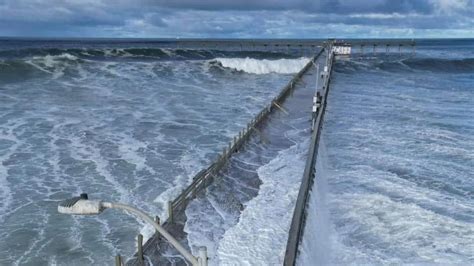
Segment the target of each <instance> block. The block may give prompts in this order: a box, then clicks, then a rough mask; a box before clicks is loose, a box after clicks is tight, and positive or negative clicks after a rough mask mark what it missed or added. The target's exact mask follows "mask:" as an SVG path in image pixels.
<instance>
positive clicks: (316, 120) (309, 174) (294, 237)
mask: <svg viewBox="0 0 474 266" xmlns="http://www.w3.org/2000/svg"><path fill="white" fill-rule="evenodd" d="M326 51H327V53H328V56H327V59H326V65H325V66H324V71H322V72H321V78H322V80H323V86H322V89H321V91H318V88H317V87H316V93H315V96H314V98H313V105H314V106H313V119H312V123H311V124H312V125H311V127H312V135H311V143H310V147H309V152H308V158H307V160H306V166H305V169H304V174H303V179H302V181H301V186H300V190H299V193H298V198H297V200H296V206H295V209H294V212H293V219H292V221H291V227H290V231H289V235H288V242H287V245H286V252H285V259H284V265H285V266H293V265H295V263H296V258H297V255H298V249H299V244H300V242H301V238H302V235H303V232H304V227H305V222H306V214H307V213H306V207H307V204H308V199H309V192H310V190H311V188H312V187H313V183H314V177H315V174H316V168H315V166H316V159H317V156H318V146H319V139H320V136H321V131H322V125H323V120H324V113H325V110H326V103H327V96H328V93H329V83H330V80H331V71H332V66H333V62H334V54H333V52H332V47H331V44H329V45H328V46H326ZM318 79H319V73H318Z"/></svg>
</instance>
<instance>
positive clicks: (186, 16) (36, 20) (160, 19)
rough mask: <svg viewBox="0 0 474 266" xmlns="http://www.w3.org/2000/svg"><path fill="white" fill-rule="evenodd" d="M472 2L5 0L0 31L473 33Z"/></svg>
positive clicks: (13, 33) (320, 34)
mask: <svg viewBox="0 0 474 266" xmlns="http://www.w3.org/2000/svg"><path fill="white" fill-rule="evenodd" d="M473 8H474V7H473V0H397V1H394V0H319V1H314V0H313V1H309V0H294V1H288V0H260V1H255V0H241V1H236V0H234V1H232V0H201V1H193V0H154V1H152V0H135V1H132V0H115V1H113V0H81V1H80V0H70V1H60V0H34V1H33V0H16V1H14V0H0V35H4V36H67V37H71V36H78V37H81V36H84V37H178V36H179V37H224V38H225V37H232V38H234V37H235V38H238V37H258V38H265V37H268V38H286V37H295V38H298V37H305V38H319V37H328V36H334V37H370V36H372V37H474V33H473V28H474V23H473V18H472V17H473V16H472V13H473V10H474V9H473Z"/></svg>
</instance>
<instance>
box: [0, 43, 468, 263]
mask: <svg viewBox="0 0 474 266" xmlns="http://www.w3.org/2000/svg"><path fill="white" fill-rule="evenodd" d="M473 51H474V42H473V41H472V40H444V41H435V40H431V41H420V42H419V45H418V47H417V54H416V55H415V56H414V57H413V56H411V55H409V54H398V53H396V52H395V53H392V54H390V55H386V54H382V53H379V54H377V55H374V54H370V53H366V54H364V55H363V56H361V55H359V54H354V55H353V56H352V57H351V58H348V59H341V60H338V61H337V63H336V66H335V68H334V73H333V81H332V83H331V86H332V87H331V92H330V96H329V97H330V98H329V106H328V113H327V116H326V122H325V126H324V130H323V138H322V143H323V145H322V146H321V149H322V150H321V151H320V156H319V158H320V159H319V160H318V166H317V167H318V169H319V170H318V173H319V174H318V177H317V181H316V185H317V186H316V187H315V189H314V190H313V194H312V197H311V201H312V202H311V208H310V209H311V210H313V211H311V212H310V213H309V216H308V217H309V218H308V222H307V231H306V233H305V236H306V237H305V239H304V243H303V249H304V250H303V252H302V254H303V256H302V257H301V258H300V259H301V261H302V262H303V263H302V264H303V265H314V263H317V264H389V263H394V264H399V263H415V264H417V263H424V264H433V263H438V264H450V263H457V264H469V263H473V260H474V258H473V252H472V250H474V246H473V245H474V202H473V201H474V199H473V198H474V190H473V188H474V180H473V169H474V167H473V166H474V154H473V152H474V139H473V136H474V126H473V125H474V115H473V113H474V91H473V89H474V88H473V87H474V86H473V84H474V52H473ZM308 56H309V55H308V54H291V55H290V54H287V53H285V52H284V51H283V52H261V51H260V52H240V51H233V52H232V51H227V52H224V51H217V50H204V49H202V50H199V49H194V50H186V49H173V48H170V47H168V48H164V47H161V46H160V45H157V44H155V43H147V42H142V43H127V42H112V43H109V42H107V41H94V42H88V41H67V42H58V41H56V42H46V41H34V42H32V41H21V40H14V41H7V40H0V162H1V163H0V224H1V225H2V226H0V265H12V264H13V265H55V264H58V265H84V264H85V265H92V264H94V265H110V264H111V263H113V261H114V258H113V256H114V255H116V254H117V253H120V254H122V255H124V256H130V255H131V254H133V252H134V251H135V245H136V244H135V237H136V235H137V234H138V233H139V232H142V233H145V234H147V233H149V232H148V231H147V230H143V228H144V225H143V224H142V223H141V222H140V221H138V220H136V219H134V218H133V217H131V216H128V215H126V214H123V213H120V212H116V211H106V212H104V213H103V214H101V215H100V216H90V217H76V216H68V215H61V214H58V213H57V210H56V206H57V203H58V201H59V200H62V199H64V198H67V197H71V196H73V195H77V194H79V193H81V192H88V193H89V196H90V197H91V198H95V199H104V200H108V201H121V202H124V203H128V204H131V205H135V206H139V207H140V208H142V209H144V210H145V211H147V212H149V213H150V214H156V215H159V216H161V217H165V216H166V214H165V208H164V205H165V203H166V202H167V201H168V200H170V199H172V198H174V197H175V196H176V195H177V194H178V193H179V192H180V191H181V190H182V189H183V188H184V187H185V186H186V185H187V184H188V183H189V182H190V181H191V180H190V179H191V178H192V177H193V175H194V174H195V173H197V172H198V171H199V170H201V169H202V168H204V167H205V166H207V165H208V164H209V162H210V161H211V160H212V159H214V158H215V156H217V154H218V153H219V152H220V151H221V150H222V148H223V147H225V146H226V145H227V143H228V141H229V140H230V139H231V138H232V137H233V136H234V135H235V134H236V133H238V131H239V130H240V129H241V128H242V127H243V126H244V125H245V124H246V123H247V122H248V121H249V119H250V118H252V117H253V115H254V114H256V113H257V112H258V111H260V109H261V108H262V107H263V106H264V105H265V104H267V102H268V101H269V100H270V99H272V98H273V97H274V96H275V95H276V94H277V93H278V92H279V90H280V89H281V87H282V86H284V85H285V84H286V82H287V81H288V80H289V79H290V78H291V77H292V75H293V73H295V72H297V71H299V70H300V69H301V68H302V67H303V66H304V64H305V63H306V62H307V60H308V58H307V57H308ZM308 101H311V99H310V98H308ZM308 120H309V114H308ZM309 126H310V125H309V122H308V127H309ZM302 143H304V142H302ZM295 149H296V150H295ZM305 152H306V146H305V145H298V146H296V147H294V148H292V149H289V150H288V151H287V153H279V154H278V156H277V157H276V158H273V159H270V160H269V163H268V164H266V165H264V166H261V168H259V169H257V172H258V173H259V177H260V178H261V179H262V180H263V179H265V180H263V181H268V180H269V179H270V178H273V177H274V175H268V174H266V173H273V172H275V171H276V170H280V169H281V167H282V166H284V165H287V164H292V165H302V161H303V160H304V158H303V157H304V156H297V155H298V154H304V153H305ZM300 157H301V158H300ZM295 158H300V159H298V160H297V159H295ZM288 161H291V162H288ZM285 169H286V168H285ZM280 173H286V171H281V172H280ZM260 174H261V176H260ZM283 176H284V175H282V174H280V175H278V178H283ZM262 195H263V194H262ZM262 195H259V196H258V199H260V200H261V202H265V200H264V199H263V198H262ZM315 195H316V196H315ZM286 196H287V195H286ZM269 204H271V203H269ZM249 210H250V209H249ZM276 222H277V223H278V221H276ZM269 226H270V225H269ZM238 229H239V228H238V227H236V228H233V231H230V232H229V233H228V234H224V235H226V236H232V234H237V235H238V234H239V232H238V231H236V230H238ZM191 233H192V232H191ZM224 240H225V241H224V243H229V241H230V242H232V237H227V238H224ZM305 255H306V256H305Z"/></svg>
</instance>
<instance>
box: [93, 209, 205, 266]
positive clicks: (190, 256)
mask: <svg viewBox="0 0 474 266" xmlns="http://www.w3.org/2000/svg"><path fill="white" fill-rule="evenodd" d="M102 206H103V207H104V208H111V209H122V210H126V211H128V212H131V213H133V214H135V215H137V216H138V217H140V218H142V219H143V220H145V222H147V223H149V224H151V225H153V227H154V228H155V229H156V230H157V231H158V232H159V233H160V234H161V235H162V236H163V237H164V238H166V240H168V241H169V242H170V243H171V245H173V246H174V247H175V248H176V249H177V250H178V251H179V253H181V255H183V256H184V258H186V260H187V261H189V262H191V263H192V264H193V265H199V262H198V260H197V259H196V257H194V256H193V254H191V252H189V251H188V250H186V249H185V248H184V247H183V246H182V245H181V244H180V243H179V242H178V240H176V239H175V238H174V237H173V236H172V235H170V233H168V231H166V230H165V229H164V228H163V227H161V225H159V224H157V223H156V222H155V221H154V220H153V219H152V218H151V217H150V216H148V214H146V213H145V212H143V211H140V210H138V209H136V208H134V207H132V206H129V205H126V204H122V203H112V202H102Z"/></svg>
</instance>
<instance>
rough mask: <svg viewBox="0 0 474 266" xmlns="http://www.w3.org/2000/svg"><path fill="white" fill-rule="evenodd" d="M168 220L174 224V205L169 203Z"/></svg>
mask: <svg viewBox="0 0 474 266" xmlns="http://www.w3.org/2000/svg"><path fill="white" fill-rule="evenodd" d="M168 220H169V221H170V223H173V203H172V202H171V201H168Z"/></svg>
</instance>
